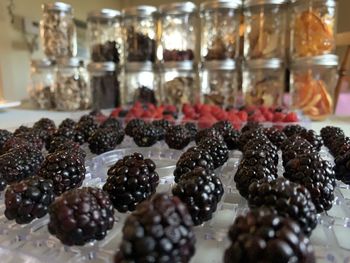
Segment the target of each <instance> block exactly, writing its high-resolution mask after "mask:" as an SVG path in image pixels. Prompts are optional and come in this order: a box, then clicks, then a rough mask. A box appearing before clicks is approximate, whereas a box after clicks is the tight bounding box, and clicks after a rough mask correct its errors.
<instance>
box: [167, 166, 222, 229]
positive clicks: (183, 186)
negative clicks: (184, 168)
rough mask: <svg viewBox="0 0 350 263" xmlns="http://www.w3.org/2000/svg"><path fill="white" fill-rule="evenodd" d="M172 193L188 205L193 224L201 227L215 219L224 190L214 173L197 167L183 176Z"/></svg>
mask: <svg viewBox="0 0 350 263" xmlns="http://www.w3.org/2000/svg"><path fill="white" fill-rule="evenodd" d="M172 193H173V195H174V196H177V197H179V198H180V200H181V201H182V202H184V203H185V204H186V206H187V209H188V211H189V213H190V214H191V217H192V220H193V223H194V224H195V225H200V224H202V223H203V222H205V221H208V220H210V219H211V218H212V217H213V213H214V212H215V211H216V208H217V204H218V203H219V202H220V200H221V197H222V196H223V194H224V188H223V186H222V183H221V180H220V178H219V177H217V176H216V174H215V173H214V172H213V171H210V170H206V169H204V168H202V167H196V168H195V169H194V170H192V171H190V172H188V173H186V174H184V175H182V176H181V178H180V180H179V182H178V183H177V184H176V185H175V186H174V188H173V189H172Z"/></svg>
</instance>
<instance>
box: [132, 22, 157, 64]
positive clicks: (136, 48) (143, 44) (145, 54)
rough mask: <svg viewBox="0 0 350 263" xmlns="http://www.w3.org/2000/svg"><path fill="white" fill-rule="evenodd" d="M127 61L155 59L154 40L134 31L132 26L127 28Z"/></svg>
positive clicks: (153, 60)
mask: <svg viewBox="0 0 350 263" xmlns="http://www.w3.org/2000/svg"><path fill="white" fill-rule="evenodd" d="M126 45H127V52H128V53H127V61H129V62H143V61H152V62H155V59H156V41H155V40H154V39H152V38H150V37H149V36H147V35H144V34H142V33H139V32H136V31H135V29H134V28H133V27H130V28H128V30H127V43H126Z"/></svg>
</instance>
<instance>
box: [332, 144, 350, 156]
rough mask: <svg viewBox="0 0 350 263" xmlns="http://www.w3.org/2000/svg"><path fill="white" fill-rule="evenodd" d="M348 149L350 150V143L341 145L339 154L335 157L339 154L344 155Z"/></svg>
mask: <svg viewBox="0 0 350 263" xmlns="http://www.w3.org/2000/svg"><path fill="white" fill-rule="evenodd" d="M348 151H350V143H344V144H342V145H341V146H340V147H339V150H338V151H337V155H336V156H335V158H337V157H338V156H342V155H344V154H346V153H347V152H348Z"/></svg>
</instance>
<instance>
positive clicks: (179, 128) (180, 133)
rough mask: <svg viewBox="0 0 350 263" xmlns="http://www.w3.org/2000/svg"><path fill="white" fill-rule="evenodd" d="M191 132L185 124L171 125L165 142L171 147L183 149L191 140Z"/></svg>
mask: <svg viewBox="0 0 350 263" xmlns="http://www.w3.org/2000/svg"><path fill="white" fill-rule="evenodd" d="M191 138H192V136H191V134H190V132H189V131H188V129H186V128H185V126H183V125H175V126H172V127H169V128H168V129H167V130H166V133H165V138H164V140H165V142H166V144H167V145H168V146H169V148H171V149H176V150H182V149H183V148H185V147H186V146H187V145H188V144H189V143H190V142H191Z"/></svg>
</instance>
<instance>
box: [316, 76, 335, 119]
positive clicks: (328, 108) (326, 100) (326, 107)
mask: <svg viewBox="0 0 350 263" xmlns="http://www.w3.org/2000/svg"><path fill="white" fill-rule="evenodd" d="M318 84H319V90H320V94H321V96H322V99H321V101H320V108H321V109H323V112H325V113H328V114H331V113H332V112H333V99H332V97H331V96H330V95H329V93H328V91H327V88H326V85H325V84H324V82H323V81H321V80H319V81H318Z"/></svg>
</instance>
